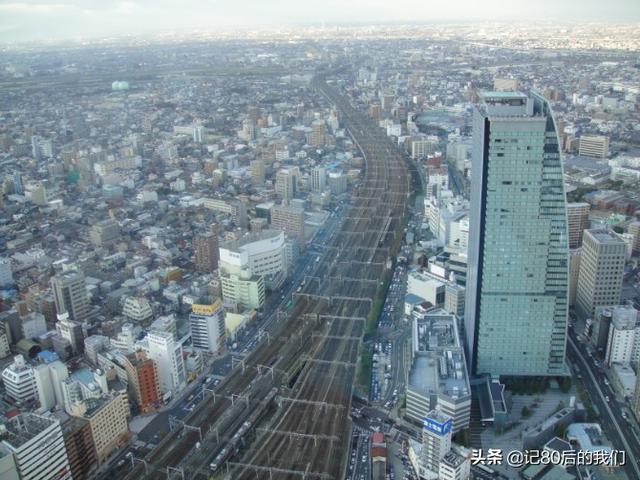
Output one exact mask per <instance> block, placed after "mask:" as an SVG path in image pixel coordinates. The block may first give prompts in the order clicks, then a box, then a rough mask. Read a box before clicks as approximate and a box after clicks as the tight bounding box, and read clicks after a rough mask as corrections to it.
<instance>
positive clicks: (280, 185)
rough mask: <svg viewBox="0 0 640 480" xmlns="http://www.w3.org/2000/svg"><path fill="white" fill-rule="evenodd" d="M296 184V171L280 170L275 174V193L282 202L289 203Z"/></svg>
mask: <svg viewBox="0 0 640 480" xmlns="http://www.w3.org/2000/svg"><path fill="white" fill-rule="evenodd" d="M296 184H297V172H296V169H289V168H282V169H280V170H278V172H277V173H276V193H277V194H278V195H279V196H280V198H282V200H283V201H289V200H291V199H292V198H293V197H294V195H295V193H296Z"/></svg>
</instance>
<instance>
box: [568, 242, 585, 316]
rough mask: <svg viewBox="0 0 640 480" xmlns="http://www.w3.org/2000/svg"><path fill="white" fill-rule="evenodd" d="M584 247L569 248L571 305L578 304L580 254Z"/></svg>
mask: <svg viewBox="0 0 640 480" xmlns="http://www.w3.org/2000/svg"><path fill="white" fill-rule="evenodd" d="M581 255H582V248H572V249H571V250H569V306H570V307H575V306H576V295H577V293H578V279H579V278H580V256H581Z"/></svg>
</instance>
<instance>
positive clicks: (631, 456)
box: [567, 328, 640, 478]
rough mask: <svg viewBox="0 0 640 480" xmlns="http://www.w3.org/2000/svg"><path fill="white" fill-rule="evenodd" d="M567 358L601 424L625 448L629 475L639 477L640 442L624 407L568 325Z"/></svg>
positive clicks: (610, 437) (616, 445)
mask: <svg viewBox="0 0 640 480" xmlns="http://www.w3.org/2000/svg"><path fill="white" fill-rule="evenodd" d="M567 347H568V348H567V353H568V358H569V360H570V361H571V363H572V364H573V365H575V366H576V367H577V368H578V371H579V372H580V374H581V375H582V382H583V383H584V386H585V389H586V390H587V392H588V393H589V397H590V398H591V401H592V402H593V404H594V406H595V407H596V408H597V409H598V412H599V416H600V419H599V423H600V424H601V425H602V428H603V430H604V432H605V433H606V434H607V437H608V438H609V439H610V440H611V442H612V443H613V447H614V448H616V449H619V450H624V451H625V452H626V457H627V464H626V465H625V466H624V468H625V471H626V472H627V475H628V476H629V478H640V469H639V468H638V458H640V442H638V439H637V437H636V436H635V435H634V434H633V432H632V431H631V428H630V426H629V424H628V423H627V421H626V420H625V419H624V418H622V414H621V412H622V409H621V408H620V407H619V406H618V405H617V403H616V401H615V400H613V401H611V399H615V395H614V393H613V392H612V391H611V389H610V388H609V387H608V386H606V385H605V383H604V375H602V373H600V372H599V371H598V370H597V369H596V367H595V365H594V364H593V361H592V360H591V359H590V358H589V356H588V353H587V350H586V348H585V347H584V345H583V344H582V343H580V342H579V341H578V340H577V338H576V335H575V332H574V330H573V328H571V329H569V335H568V341H567Z"/></svg>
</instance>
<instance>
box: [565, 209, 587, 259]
mask: <svg viewBox="0 0 640 480" xmlns="http://www.w3.org/2000/svg"><path fill="white" fill-rule="evenodd" d="M590 208H591V205H589V204H588V203H586V202H580V203H567V230H568V234H569V248H578V247H579V246H580V245H582V234H583V232H584V231H585V230H586V229H588V228H589V210H590Z"/></svg>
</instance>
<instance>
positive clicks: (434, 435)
mask: <svg viewBox="0 0 640 480" xmlns="http://www.w3.org/2000/svg"><path fill="white" fill-rule="evenodd" d="M452 426H453V419H452V418H451V417H450V416H449V415H446V414H444V413H442V412H440V411H439V410H432V411H431V412H429V414H428V415H427V416H426V417H425V419H424V428H423V429H422V464H423V465H424V467H426V468H427V470H429V471H430V472H436V473H437V472H438V471H439V470H440V461H441V460H442V459H443V458H444V457H445V455H446V454H447V453H449V451H450V450H451V430H452Z"/></svg>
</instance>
